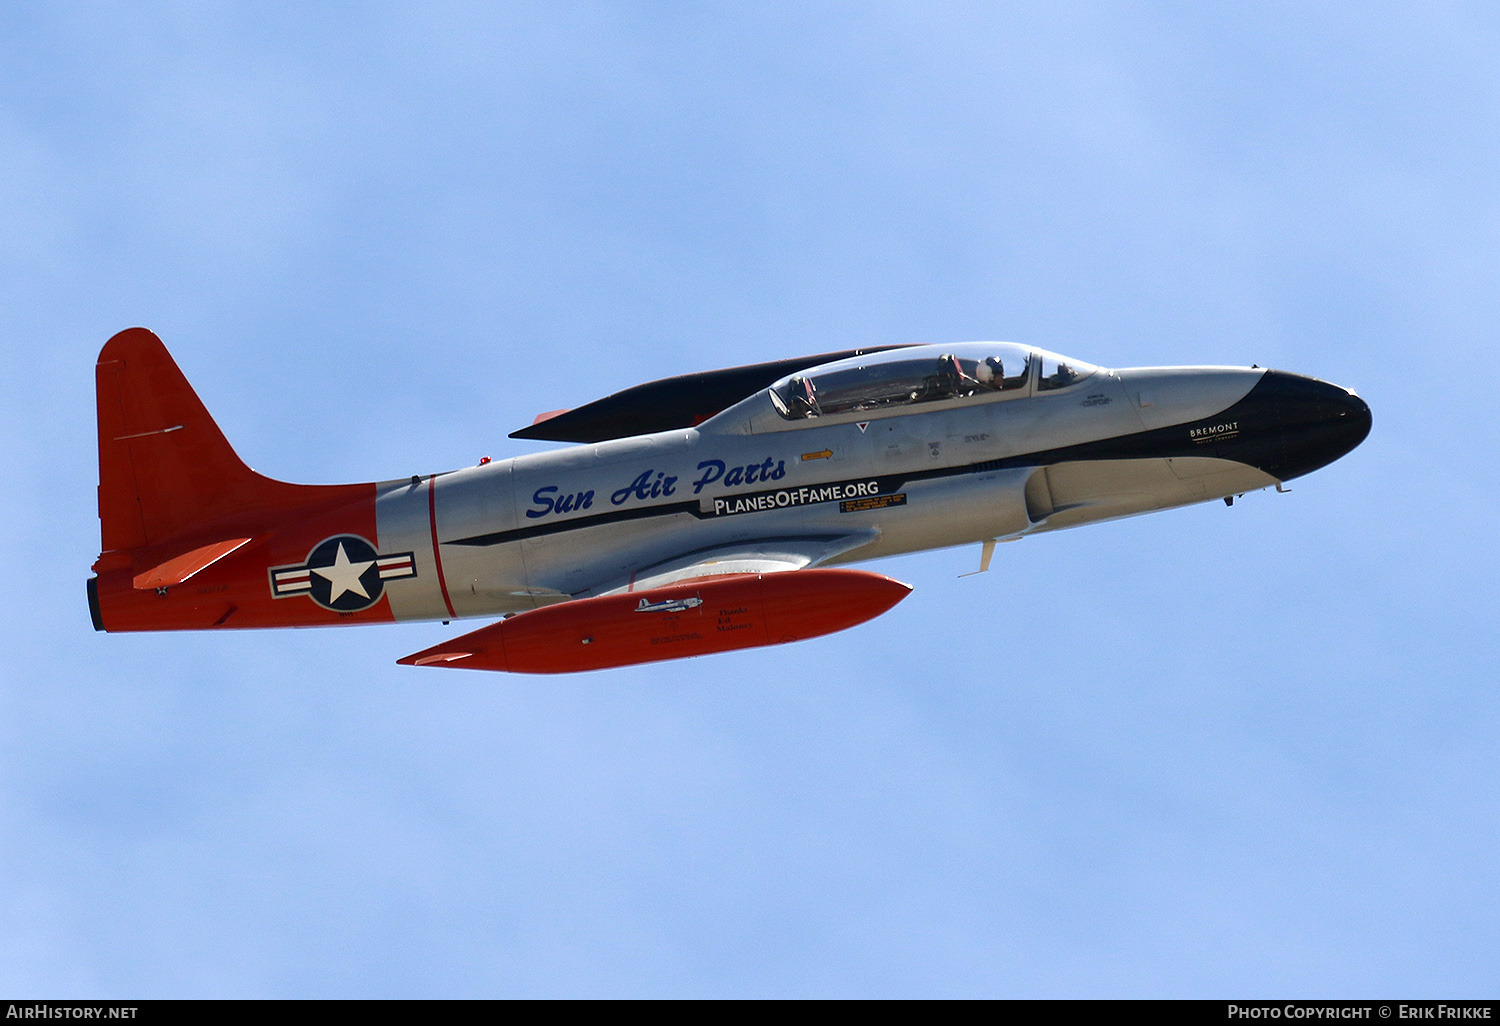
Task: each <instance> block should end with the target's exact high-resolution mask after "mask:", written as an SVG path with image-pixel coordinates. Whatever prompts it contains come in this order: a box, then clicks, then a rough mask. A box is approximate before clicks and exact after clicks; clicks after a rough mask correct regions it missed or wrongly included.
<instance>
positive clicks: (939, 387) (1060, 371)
mask: <svg viewBox="0 0 1500 1026" xmlns="http://www.w3.org/2000/svg"><path fill="white" fill-rule="evenodd" d="M1096 369H1097V368H1095V367H1093V366H1092V365H1090V364H1087V363H1083V362H1081V361H1079V360H1070V359H1068V358H1066V357H1061V356H1058V355H1057V354H1055V353H1048V352H1045V351H1043V350H1040V349H1032V348H1030V347H1029V346H1022V345H1016V344H1014V343H1011V342H963V343H959V344H957V345H949V346H913V347H911V348H909V349H895V350H888V351H886V352H881V353H871V354H869V355H866V356H857V357H854V358H852V359H848V360H840V361H839V362H837V363H827V364H824V365H823V366H821V367H814V368H812V369H810V370H807V371H801V372H798V373H796V374H792V375H789V376H788V377H785V378H782V379H781V380H780V381H778V382H776V383H775V384H774V385H772V386H771V389H770V396H771V402H772V403H773V404H774V405H775V406H776V411H777V412H778V413H780V414H781V416H782V417H784V418H785V419H787V420H801V419H804V418H807V417H828V416H833V415H835V414H840V413H877V412H879V411H884V410H890V409H892V408H895V407H907V406H915V405H918V404H921V403H935V402H944V401H952V400H961V399H974V398H979V399H981V400H983V399H1003V398H1019V397H1021V396H1025V395H1031V394H1032V390H1033V388H1035V390H1036V391H1038V392H1046V391H1051V390H1055V389H1061V388H1067V387H1069V386H1070V385H1073V384H1076V383H1077V382H1079V381H1082V380H1083V379H1084V378H1086V377H1088V376H1089V375H1091V374H1093V373H1094V371H1095V370H1096ZM1033 377H1034V378H1035V382H1034V384H1033Z"/></svg>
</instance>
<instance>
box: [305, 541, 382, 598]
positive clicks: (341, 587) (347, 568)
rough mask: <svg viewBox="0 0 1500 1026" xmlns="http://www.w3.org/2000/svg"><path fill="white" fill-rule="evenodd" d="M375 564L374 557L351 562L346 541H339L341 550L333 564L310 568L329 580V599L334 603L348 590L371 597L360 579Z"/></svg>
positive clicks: (363, 596) (362, 596) (364, 596)
mask: <svg viewBox="0 0 1500 1026" xmlns="http://www.w3.org/2000/svg"><path fill="white" fill-rule="evenodd" d="M374 565H375V561H374V560H373V559H371V560H366V561H365V562H363V563H351V562H349V554H348V553H347V552H345V551H344V543H343V542H339V551H338V554H337V555H336V556H334V557H333V565H332V566H314V567H309V569H310V570H312V572H313V573H315V574H317V575H318V576H319V577H321V578H323V579H324V580H326V581H327V582H328V601H329V602H330V603H333V602H336V601H338V597H339V596H340V595H342V594H343V593H344V592H346V591H352V592H354V593H355V594H356V595H358V596H360V597H361V598H369V597H370V593H369V592H368V591H365V586H364V585H363V584H360V583H359V579H360V576H361V575H363V574H364V572H365V571H366V570H368V569H370V567H372V566H374Z"/></svg>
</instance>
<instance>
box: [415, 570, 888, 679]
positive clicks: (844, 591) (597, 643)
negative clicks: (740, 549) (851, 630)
mask: <svg viewBox="0 0 1500 1026" xmlns="http://www.w3.org/2000/svg"><path fill="white" fill-rule="evenodd" d="M910 592H911V586H910V585H907V584H902V583H901V582H900V581H895V580H892V579H891V578H889V577H884V576H882V575H880V574H872V573H869V572H868V571H864V570H843V569H835V570H798V571H794V572H791V573H776V574H730V575H726V576H721V577H699V578H694V579H692V580H688V581H683V582H680V583H678V584H675V585H670V586H668V587H664V588H654V589H652V590H650V591H632V592H628V593H625V594H616V595H601V596H599V597H598V598H589V599H578V600H576V601H573V602H562V603H559V604H557V605H553V606H543V607H542V608H540V609H533V610H529V611H527V612H525V613H519V614H517V615H515V616H512V617H510V618H509V619H506V620H501V621H500V622H499V623H493V624H490V625H489V626H488V627H482V628H480V629H479V630H477V631H472V632H470V633H469V634H464V635H462V636H460V637H457V638H454V639H452V640H451V641H446V642H443V643H442V644H440V645H434V646H432V647H431V648H428V649H424V650H423V651H421V652H416V653H414V654H412V655H409V656H407V657H406V658H404V659H398V660H397V662H399V663H403V664H405V665H407V666H450V667H456V668H459V669H468V670H508V671H510V672H512V673H578V672H581V671H584V670H602V669H607V668H609V667H614V666H630V665H633V664H636V663H650V662H658V661H660V660H664V659H682V658H686V657H688V656H698V655H707V654H708V653H710V652H728V651H732V650H734V649H740V648H755V647H757V646H761V645H780V644H785V643H786V642H789V641H800V640H802V639H804V638H815V637H818V636H819V635H823V634H832V633H833V632H834V631H841V630H844V629H845V628H848V627H853V626H855V625H856V624H861V623H864V622H865V621H866V620H870V619H873V618H874V617H877V616H879V615H880V614H881V613H883V612H885V611H886V610H888V609H890V608H891V607H892V606H894V605H895V604H896V603H897V602H900V601H901V600H902V599H904V598H905V597H906V596H907V595H908V594H910Z"/></svg>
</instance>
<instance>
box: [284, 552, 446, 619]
mask: <svg viewBox="0 0 1500 1026" xmlns="http://www.w3.org/2000/svg"><path fill="white" fill-rule="evenodd" d="M270 576H271V597H272V598H291V597H293V596H294V595H306V596H307V597H308V598H310V599H312V600H313V601H314V602H316V603H317V604H318V605H320V606H322V607H323V608H324V609H332V610H335V611H336V612H340V613H352V612H355V611H357V610H360V609H368V608H369V607H370V606H373V605H374V604H375V603H376V602H378V601H379V600H380V596H381V595H382V594H384V592H385V582H386V581H390V580H397V579H399V578H403V577H415V576H417V563H416V554H415V553H412V552H397V553H392V554H390V555H386V556H382V555H380V554H379V553H378V552H376V551H375V546H373V545H371V544H370V543H369V542H368V541H366V540H365V539H363V538H361V537H359V536H358V535H353V534H340V535H335V536H334V537H332V538H329V539H327V540H326V541H321V542H319V543H318V544H317V545H316V546H314V547H313V550H312V551H311V552H310V553H308V555H307V562H305V563H298V564H296V565H294V566H273V567H271V568H270Z"/></svg>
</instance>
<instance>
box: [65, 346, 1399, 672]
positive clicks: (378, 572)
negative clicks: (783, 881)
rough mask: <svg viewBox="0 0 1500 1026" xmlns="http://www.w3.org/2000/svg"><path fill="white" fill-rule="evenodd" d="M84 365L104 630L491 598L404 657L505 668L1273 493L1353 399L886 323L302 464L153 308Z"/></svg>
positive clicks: (655, 638) (1325, 451) (610, 660)
mask: <svg viewBox="0 0 1500 1026" xmlns="http://www.w3.org/2000/svg"><path fill="white" fill-rule="evenodd" d="M95 387H96V390H97V410H98V420H99V424H98V427H99V489H98V497H99V520H100V534H101V545H100V555H99V558H98V560H97V561H96V562H95V563H94V567H93V569H94V573H95V576H94V577H92V578H90V579H89V581H88V598H89V611H90V614H91V615H92V618H93V623H94V627H95V628H96V629H97V630H102V631H155V630H200V629H220V628H224V629H228V628H257V627H309V626H335V625H339V624H347V623H375V622H391V621H397V620H442V621H445V622H446V621H449V620H453V619H458V618H464V617H488V618H491V619H493V618H495V617H503V619H500V620H498V621H496V622H493V623H490V624H489V625H488V626H485V627H481V628H480V629H478V630H473V631H469V632H468V633H466V634H461V635H459V636H457V637H454V638H452V639H450V640H449V641H446V642H443V643H442V644H439V645H435V646H432V647H431V648H428V649H425V650H424V651H421V652H417V653H414V654H412V655H410V656H407V657H405V658H403V659H401V660H399V662H401V663H402V664H405V665H412V666H448V667H455V668H463V669H479V670H504V671H510V672H520V673H567V672H577V671H586V670H598V669H606V668H609V667H615V666H626V665H631V664H634V663H645V662H652V661H656V660H662V659H677V658H684V657H689V656H700V655H709V654H713V653H716V652H726V651H731V650H734V649H742V648H752V647H756V646H762V645H777V644H784V643H787V642H792V641H798V640H802V639H806V638H814V637H818V636H819V635H823V634H828V633H831V632H833V631H840V630H845V629H847V628H851V627H854V626H857V625H859V624H862V623H864V622H866V621H868V620H870V619H872V618H874V617H876V616H879V615H880V614H881V613H883V612H885V611H886V610H888V609H890V608H891V607H892V606H894V605H895V604H896V603H898V602H900V601H901V600H902V599H904V598H905V597H906V596H907V594H908V593H909V592H910V590H911V589H910V588H909V587H908V586H907V585H905V584H902V583H901V582H900V581H895V580H892V579H891V578H889V577H885V576H883V575H881V574H876V573H870V572H868V571H865V570H857V569H851V568H848V567H844V566H836V565H835V564H842V563H851V562H855V561H858V560H867V559H877V558H881V557H885V556H891V555H896V554H899V553H903V552H914V551H920V550H923V549H933V548H939V547H943V546H952V545H968V544H975V543H978V544H979V545H980V547H981V556H980V570H981V571H982V570H986V569H988V568H989V564H990V560H991V557H992V555H993V554H994V551H995V546H996V543H997V542H1000V541H1014V540H1017V539H1020V538H1024V537H1027V536H1029V535H1032V534H1039V533H1044V532H1048V531H1057V530H1062V529H1064V528H1069V527H1078V526H1082V525H1085V524H1091V523H1098V522H1103V521H1108V520H1114V519H1118V518H1120V517H1127V516H1135V515H1137V514H1141V513H1150V512H1155V511H1158V510H1166V509H1172V508H1174V507H1179V506H1187V505H1192V504H1195V503H1202V502H1210V501H1213V500H1224V502H1225V503H1226V504H1229V503H1232V501H1233V499H1234V498H1235V497H1236V496H1238V495H1241V494H1243V493H1245V492H1248V491H1253V490H1258V489H1270V488H1273V487H1274V488H1275V489H1276V490H1277V491H1283V490H1285V489H1284V488H1283V485H1284V484H1285V482H1287V481H1289V480H1291V479H1293V478H1296V477H1301V476H1302V475H1304V474H1308V473H1311V472H1312V471H1314V470H1317V469H1318V468H1319V467H1323V466H1326V465H1327V464H1329V463H1331V462H1333V461H1334V460H1336V459H1339V458H1340V457H1342V456H1343V455H1345V454H1346V453H1348V452H1349V451H1351V450H1352V449H1354V447H1355V446H1357V445H1359V444H1360V442H1361V441H1363V440H1364V438H1365V436H1366V435H1367V434H1368V433H1369V430H1370V423H1371V421H1370V409H1369V407H1368V406H1367V405H1365V403H1364V401H1363V400H1361V399H1360V398H1359V397H1358V396H1357V395H1355V394H1354V393H1353V392H1351V391H1349V390H1348V389H1345V388H1341V387H1340V386H1338V385H1334V384H1330V383H1328V382H1326V381H1319V380H1316V379H1314V378H1309V377H1305V376H1302V375H1298V374H1292V373H1288V372H1286V371H1277V370H1267V369H1264V368H1261V367H1256V366H1251V367H1134V368H1122V369H1118V370H1111V369H1109V368H1104V367H1095V366H1093V365H1091V364H1088V363H1084V362H1082V361H1080V360H1075V359H1072V358H1070V357H1064V356H1061V355H1059V354H1056V353H1051V352H1047V351H1045V350H1041V349H1037V348H1033V347H1030V346H1024V345H1017V344H1014V343H1008V342H961V343H954V344H951V345H940V346H938V345H909V346H885V347H879V348H875V349H853V350H844V351H842V352H835V353H823V354H817V355H812V356H805V357H793V358H790V359H782V360H776V361H773V362H769V363H762V364H754V365H750V366H744V367H731V368H727V369H724V370H717V371H708V372H703V373H696V374H689V375H684V376H682V377H680V378H668V379H664V380H662V381H654V382H648V383H646V384H643V385H636V386H634V387H632V388H627V389H625V390H624V391H622V392H618V393H615V394H614V395H611V396H607V397H605V398H603V399H599V400H596V401H594V402H590V403H586V404H585V405H583V406H578V407H575V408H572V409H567V410H558V411H553V412H552V413H550V414H547V415H544V416H542V417H538V418H537V420H536V421H535V422H534V423H533V424H531V425H530V426H528V427H525V428H522V429H521V430H519V431H516V432H513V433H512V437H519V438H528V439H546V440H553V441H560V442H571V443H585V445H586V446H588V448H583V449H574V450H571V451H570V452H565V453H535V454H530V455H523V456H516V457H513V458H511V459H498V460H491V459H489V458H485V459H483V460H481V461H480V463H479V465H478V466H473V467H467V468H463V469H460V470H454V471H448V472H445V473H429V474H407V475H403V476H398V477H393V478H391V479H390V480H387V481H379V482H366V483H361V484H347V485H300V484H290V483H287V482H284V481H277V480H274V479H272V478H268V477H265V476H264V475H261V474H258V473H256V472H255V471H253V470H251V469H250V468H249V467H247V466H246V465H245V464H244V463H243V462H242V461H241V460H240V458H239V456H238V455H237V454H236V453H235V451H234V449H233V447H232V446H230V444H229V441H228V440H227V439H226V438H225V437H224V435H223V433H222V432H221V431H220V430H219V427H218V425H217V424H215V423H214V420H213V418H212V417H211V416H210V415H209V413H208V410H207V409H206V408H205V407H204V405H203V403H202V401H201V400H200V399H199V398H198V396H197V394H196V393H195V392H194V391H193V389H192V386H191V385H189V384H188V382H187V379H186V378H185V377H184V376H183V374H182V372H181V370H179V369H178V367H177V364H176V363H175V362H174V361H173V359H172V357H171V355H170V354H169V353H168V352H167V350H166V348H165V347H164V346H163V345H162V343H161V340H160V339H158V338H157V337H156V336H155V335H153V334H152V333H151V332H149V331H147V330H146V329H144V328H131V329H128V330H126V331H123V332H120V333H119V334H118V335H116V336H115V337H114V338H112V339H110V340H109V342H108V343H106V344H105V346H104V349H103V351H101V352H100V354H99V360H98V363H97V365H96V367H95ZM559 398H560V399H561V398H563V397H559ZM789 470H790V471H791V472H792V473H791V475H790V476H791V480H787V478H788V476H789V474H788V471H789ZM689 486H691V487H689ZM419 562H420V563H421V567H422V569H421V573H420V574H419V573H418V563H419ZM303 597H305V598H306V599H307V600H308V601H305V602H299V601H296V600H297V599H300V598H303ZM287 599H289V600H291V601H283V600H287ZM710 617H712V618H713V622H712V623H710V622H709V621H710ZM685 624H691V625H692V626H684V625H685Z"/></svg>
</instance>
